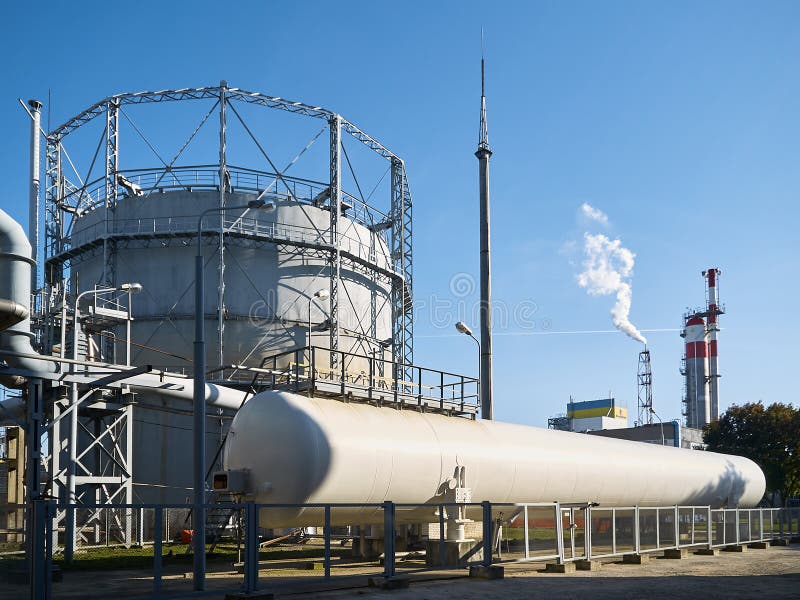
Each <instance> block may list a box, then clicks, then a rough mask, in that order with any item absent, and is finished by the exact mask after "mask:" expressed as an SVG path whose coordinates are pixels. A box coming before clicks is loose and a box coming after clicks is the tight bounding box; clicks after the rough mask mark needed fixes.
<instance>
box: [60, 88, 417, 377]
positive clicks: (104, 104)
mask: <svg viewBox="0 0 800 600" xmlns="http://www.w3.org/2000/svg"><path fill="white" fill-rule="evenodd" d="M204 99H205V100H214V101H215V108H216V109H217V110H218V112H219V120H220V141H219V155H220V159H219V165H218V167H219V181H220V182H222V185H220V186H219V189H220V206H224V204H225V193H226V185H225V184H224V181H225V178H226V176H227V168H228V165H227V163H226V144H227V140H226V128H227V125H226V110H227V109H228V108H230V109H231V110H233V111H234V113H235V108H233V107H232V103H234V102H241V103H244V104H251V105H257V106H263V107H266V108H271V109H276V110H282V111H286V112H289V113H293V114H297V115H301V116H306V117H312V118H317V119H322V120H324V121H325V122H326V123H327V128H328V130H329V134H330V165H329V166H330V179H329V186H330V194H331V232H330V233H331V240H330V247H329V248H328V249H327V250H328V251H329V256H330V265H331V277H330V279H331V290H330V292H331V315H330V316H331V319H330V320H331V341H330V343H331V348H333V349H335V350H336V349H338V347H339V323H338V304H339V296H340V295H339V292H340V289H339V288H340V285H339V282H340V269H341V260H342V256H343V254H344V253H343V252H342V251H341V249H340V248H339V243H338V239H339V238H338V236H337V231H336V229H337V227H338V225H337V222H338V221H337V220H338V216H339V215H341V214H342V205H341V203H342V196H343V191H342V187H341V173H342V164H341V148H342V140H341V137H342V134H346V135H349V136H351V137H352V138H354V139H356V140H357V141H358V142H360V143H361V144H363V145H364V146H366V147H367V148H368V149H370V150H371V151H372V152H374V153H375V154H377V155H378V156H379V157H381V158H383V159H385V160H387V161H388V163H389V169H390V171H391V205H390V210H389V215H388V217H389V218H388V223H387V224H386V225H387V226H388V227H390V228H391V235H390V241H391V246H390V251H391V257H392V262H393V265H392V272H393V275H394V276H392V277H391V279H392V354H393V358H394V360H395V362H397V363H399V364H403V365H410V364H412V363H413V311H412V286H413V253H412V197H411V190H410V187H409V184H408V178H407V174H406V170H405V165H404V163H403V161H402V159H401V158H400V157H398V156H397V155H396V154H394V153H393V152H392V151H391V150H389V149H388V148H386V147H385V146H384V145H383V144H381V143H380V142H379V141H377V140H376V139H375V138H373V137H372V136H370V135H369V134H367V133H365V132H364V131H362V130H361V129H359V128H358V127H357V126H355V125H354V124H353V123H351V122H350V121H347V120H346V119H344V118H343V117H341V116H340V115H338V114H336V113H334V112H332V111H330V110H327V109H325V108H322V107H320V106H312V105H309V104H304V103H302V102H295V101H291V100H287V99H285V98H280V97H277V96H268V95H266V94H262V93H258V92H250V91H246V90H242V89H239V88H234V87H229V86H228V85H227V83H225V82H221V84H220V85H219V86H212V87H201V88H183V89H177V90H161V91H155V92H136V93H124V94H116V95H114V96H110V97H108V98H104V99H103V100H100V101H99V102H96V103H94V104H93V105H91V106H90V107H88V108H87V109H85V110H83V111H81V112H80V113H78V114H77V115H75V116H74V117H72V118H71V119H69V120H67V121H66V122H65V123H63V124H62V125H59V126H58V127H56V128H55V129H53V130H52V131H51V132H50V133H49V134H48V135H47V148H46V165H47V166H46V189H45V205H46V206H45V214H46V217H45V218H46V227H45V256H46V273H45V281H46V282H49V283H50V284H51V286H52V285H53V284H56V285H57V284H58V282H60V281H61V280H62V278H63V272H64V269H65V268H66V267H67V266H68V264H69V260H70V258H69V256H68V254H69V253H68V252H66V251H67V250H68V248H66V247H65V246H64V240H65V238H66V237H68V234H69V231H68V230H69V225H68V220H69V219H68V218H67V217H68V216H69V215H70V213H71V214H75V212H76V210H77V208H76V207H75V206H72V205H71V203H70V202H68V201H67V199H69V198H72V199H75V198H77V199H78V201H80V200H81V199H82V198H83V197H84V196H85V194H86V188H87V185H88V182H87V183H84V182H83V181H79V184H78V185H76V184H73V183H72V182H71V181H70V180H69V179H68V178H67V177H66V175H65V168H64V162H63V161H64V159H65V158H66V160H67V163H68V164H69V165H70V166H71V167H72V169H73V170H74V171H75V172H76V173H77V170H76V169H75V168H74V165H72V163H71V161H70V159H69V156H68V155H67V154H66V152H65V150H64V140H65V138H66V137H67V136H69V134H71V133H72V132H74V131H76V130H78V129H80V128H81V127H83V126H85V125H87V124H88V123H90V122H92V121H93V120H95V119H97V118H103V117H104V118H105V122H106V123H105V144H104V146H105V173H104V182H105V187H104V190H103V191H104V200H103V201H104V204H105V206H106V208H107V209H108V211H109V212H111V211H113V210H114V207H115V206H116V203H117V201H118V197H119V196H118V194H119V187H118V186H119V182H118V181H117V177H118V175H120V174H121V173H122V171H121V169H120V164H119V125H120V123H119V120H120V119H119V117H120V113H121V112H122V110H123V107H125V106H128V105H138V104H149V103H159V102H179V101H187V100H204ZM213 110H214V108H212V111H213ZM207 116H208V115H206V118H207ZM236 116H237V117H238V113H237V114H236ZM239 118H240V117H239ZM240 120H241V118H240ZM243 124H244V123H243ZM201 126H202V123H201ZM198 128H199V127H198ZM245 128H247V126H246V125H245ZM195 133H196V131H195ZM248 133H251V132H250V131H249V130H248ZM192 135H194V134H192ZM251 135H252V134H251ZM254 139H255V138H254ZM187 143H188V140H187ZM256 143H257V144H258V142H257V141H256ZM185 145H186V144H184V147H185ZM259 149H260V150H261V151H262V153H264V152H263V149H262V148H261V147H260V145H259ZM179 154H180V152H179ZM173 162H174V161H173ZM165 166H166V167H167V168H166V171H165V173H166V172H169V173H171V172H172V171H171V170H172V163H170V164H169V165H165ZM78 177H79V179H80V176H78ZM276 178H279V179H281V180H283V176H282V174H281V173H276ZM107 214H108V213H107ZM219 230H220V235H222V233H221V232H222V219H220V228H219ZM106 234H107V235H105V236H104V238H103V239H104V243H103V257H104V265H105V271H104V277H103V279H104V281H105V283H106V284H108V285H114V284H115V283H117V282H116V281H115V257H116V240H115V236H113V235H111V232H110V231H109V232H106ZM221 247H222V244H221ZM224 268H225V265H224V259H223V260H220V273H219V278H220V282H219V296H220V306H222V300H223V296H224ZM51 295H52V291H51ZM219 320H220V323H219V325H218V334H219V336H220V338H221V336H222V335H223V333H222V328H223V327H224V323H223V322H222V310H221V309H220V311H219ZM218 346H219V347H220V348H221V346H222V341H221V339H220V340H218ZM334 354H335V353H334Z"/></svg>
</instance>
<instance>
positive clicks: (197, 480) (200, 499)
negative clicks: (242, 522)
mask: <svg viewBox="0 0 800 600" xmlns="http://www.w3.org/2000/svg"><path fill="white" fill-rule="evenodd" d="M197 229H198V233H197V256H195V259H194V269H195V271H194V303H195V304H194V307H195V308H194V311H195V314H194V323H195V326H194V391H193V398H192V399H193V405H192V406H193V419H192V438H193V446H194V448H193V453H192V456H193V487H194V505H193V507H192V515H193V518H194V535H193V536H192V544H193V546H194V572H193V582H194V589H195V590H196V591H203V590H204V589H205V585H206V510H205V496H206V494H205V480H206V473H205V456H206V399H205V389H206V340H205V307H204V298H203V288H204V277H203V275H204V274H203V246H202V239H201V233H200V232H201V231H202V216H201V217H200V219H199V220H198V224H197Z"/></svg>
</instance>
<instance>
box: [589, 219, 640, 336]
mask: <svg viewBox="0 0 800 600" xmlns="http://www.w3.org/2000/svg"><path fill="white" fill-rule="evenodd" d="M584 206H588V205H586V204H584ZM590 208H591V207H590ZM600 214H603V213H600ZM603 216H605V215H603ZM583 240H584V244H583V252H584V254H585V255H586V258H585V259H584V261H583V272H581V273H580V274H579V275H578V284H579V285H580V286H581V287H583V288H586V292H587V293H588V294H589V295H591V296H610V295H611V294H616V296H617V301H616V303H615V304H614V307H613V308H612V309H611V320H612V321H613V322H614V325H615V326H616V328H617V329H619V330H620V331H622V332H623V333H626V334H627V335H629V336H630V337H632V338H633V339H634V340H637V341H639V342H642V343H643V344H646V343H647V340H646V339H645V337H644V336H643V335H642V334H641V332H640V331H639V330H638V329H636V327H635V326H634V325H633V323H631V322H630V320H629V318H628V316H629V315H630V312H631V277H632V275H633V262H634V258H635V257H636V255H635V254H634V253H633V252H631V251H630V250H628V249H627V248H625V247H624V246H623V245H622V241H621V240H613V241H612V240H610V239H608V238H607V237H606V236H604V235H603V234H591V233H588V232H587V233H585V234H584V235H583Z"/></svg>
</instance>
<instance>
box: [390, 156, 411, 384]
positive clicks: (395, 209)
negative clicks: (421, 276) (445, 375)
mask: <svg viewBox="0 0 800 600" xmlns="http://www.w3.org/2000/svg"><path fill="white" fill-rule="evenodd" d="M390 169H391V208H390V211H389V214H390V215H391V220H392V231H391V259H392V267H393V270H394V272H395V273H397V274H399V275H401V278H400V279H394V280H393V281H392V360H393V362H394V363H395V364H396V365H400V366H398V367H396V372H395V373H394V376H395V377H396V378H398V379H402V380H404V381H405V380H408V379H409V377H408V373H406V368H405V367H404V366H403V365H411V364H413V362H414V353H413V311H412V299H411V293H412V290H411V276H412V273H411V194H410V191H409V189H408V181H407V180H406V176H405V165H404V164H403V161H402V160H400V159H399V158H397V157H392V159H391V166H390Z"/></svg>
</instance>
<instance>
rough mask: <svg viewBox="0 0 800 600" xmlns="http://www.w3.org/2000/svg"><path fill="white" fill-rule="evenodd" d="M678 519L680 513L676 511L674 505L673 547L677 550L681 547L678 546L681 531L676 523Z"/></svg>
mask: <svg viewBox="0 0 800 600" xmlns="http://www.w3.org/2000/svg"><path fill="white" fill-rule="evenodd" d="M679 519H680V511H679V510H678V505H677V504H676V505H675V523H674V525H675V547H676V548H678V547H679V546H680V545H681V544H680V538H681V529H680V524H679V523H678V520H679Z"/></svg>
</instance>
